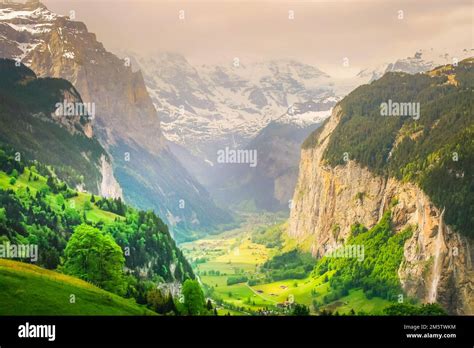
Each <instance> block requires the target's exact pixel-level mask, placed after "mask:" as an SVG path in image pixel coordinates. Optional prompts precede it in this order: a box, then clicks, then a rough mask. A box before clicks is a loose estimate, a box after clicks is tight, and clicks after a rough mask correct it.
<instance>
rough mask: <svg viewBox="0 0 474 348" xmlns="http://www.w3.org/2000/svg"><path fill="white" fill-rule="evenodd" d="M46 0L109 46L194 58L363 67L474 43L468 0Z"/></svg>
mask: <svg viewBox="0 0 474 348" xmlns="http://www.w3.org/2000/svg"><path fill="white" fill-rule="evenodd" d="M43 2H44V3H45V4H46V5H47V6H48V7H49V8H50V9H51V10H53V11H56V12H58V13H60V14H64V15H67V14H69V11H71V10H74V11H75V13H76V20H79V21H83V22H85V23H86V25H87V26H88V28H89V30H90V31H92V32H94V33H96V34H97V37H98V39H99V41H102V42H103V43H104V45H105V47H106V48H107V49H109V50H112V51H117V50H120V49H127V50H132V51H137V52H139V53H141V54H148V53H152V52H155V51H171V52H178V53H182V54H183V55H185V56H186V57H187V58H188V59H189V60H190V61H191V62H193V63H197V64H214V63H223V62H231V61H232V59H233V58H235V57H239V58H240V59H241V61H242V60H243V61H245V60H263V59H274V58H295V59H297V60H301V61H304V62H306V63H310V64H313V65H316V66H319V67H323V69H324V68H326V70H328V69H329V70H330V69H331V67H332V66H340V65H341V64H342V59H343V58H344V57H348V58H349V62H350V65H351V66H352V67H366V66H369V65H370V64H375V63H377V62H378V63H380V62H385V61H393V60H394V59H397V58H401V57H406V56H408V55H413V53H414V52H415V51H416V50H417V49H420V48H423V49H429V48H436V49H441V50H445V51H446V52H450V51H452V50H454V49H460V48H472V47H473V30H474V29H473V27H474V23H473V17H474V6H473V5H472V1H471V0H431V1H428V0H426V1H423V0H418V1H410V0H405V1H390V0H386V1H382V0H372V1H370V0H369V1H354V0H338V1H335V0H333V1H331V0H330V1H298V0H296V1H295V0H293V1H291V2H288V1H279V0H278V1H275V0H273V1H272V0H267V1H231V0H218V1H197V0H192V1H186V2H178V1H163V0H43ZM180 11H184V20H180V18H179V16H180V14H181V15H182V14H183V12H181V13H180ZM290 11H293V12H292V13H294V19H290V18H289V17H290ZM399 11H403V14H402V16H403V19H399V18H398V17H399V15H400V12H399Z"/></svg>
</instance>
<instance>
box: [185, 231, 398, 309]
mask: <svg viewBox="0 0 474 348" xmlns="http://www.w3.org/2000/svg"><path fill="white" fill-rule="evenodd" d="M252 231H253V230H252V228H251V227H248V226H247V227H246V228H245V227H244V228H239V229H236V230H232V231H227V232H225V233H223V234H220V235H217V236H212V237H209V238H206V239H201V240H197V241H194V242H191V243H185V244H182V245H181V248H182V250H183V252H184V254H185V255H186V257H187V258H188V259H189V260H190V261H193V260H197V259H201V261H200V262H196V263H194V264H193V267H194V270H195V271H196V273H197V274H199V276H200V279H201V281H202V283H203V284H205V285H206V286H207V287H210V288H212V294H211V297H213V298H214V299H220V300H222V301H224V304H227V305H228V304H231V305H233V306H235V308H240V309H241V311H237V310H234V311H229V312H230V314H231V315H244V314H245V313H246V312H254V311H258V310H260V309H265V308H269V309H275V308H276V307H277V306H278V304H280V305H282V304H284V303H285V302H287V301H288V302H293V301H294V302H296V303H300V304H304V305H306V306H308V307H309V308H310V311H311V313H313V314H317V313H318V312H319V311H321V310H323V309H326V310H330V311H331V312H336V311H337V312H338V313H339V314H350V312H351V310H354V311H355V312H356V313H359V312H365V313H367V314H382V311H383V309H384V308H385V307H386V306H388V305H390V304H391V302H389V301H386V300H384V299H381V298H377V297H374V298H372V299H368V298H367V297H366V296H365V294H364V293H363V291H362V290H360V289H353V290H351V291H350V293H349V295H347V296H345V297H343V298H340V299H339V300H337V301H334V302H331V303H327V304H324V296H325V295H327V294H328V293H329V292H330V291H331V288H330V286H329V280H330V279H331V277H332V275H333V273H334V271H328V272H327V273H325V274H324V275H322V276H319V277H312V276H308V277H307V278H305V279H286V280H282V281H275V282H271V283H264V284H257V285H253V286H249V285H248V283H247V282H242V283H238V284H233V285H227V279H228V278H229V277H232V276H238V275H239V276H242V275H243V276H247V277H248V278H249V279H251V278H254V279H262V277H263V276H264V275H263V274H261V273H260V269H259V266H260V265H262V264H263V263H264V262H265V261H267V260H268V259H270V258H271V257H273V256H274V255H276V254H277V253H279V252H282V251H289V250H292V249H293V248H295V247H301V245H300V244H299V243H296V242H295V241H292V240H287V239H288V237H287V236H285V237H284V244H283V246H282V248H279V249H277V248H267V247H265V246H264V245H261V244H256V243H253V242H252V241H251V233H252ZM203 259H204V260H205V261H203ZM315 303H316V304H318V305H317V307H315V306H313V304H315ZM219 313H224V314H227V308H221V310H220V311H219Z"/></svg>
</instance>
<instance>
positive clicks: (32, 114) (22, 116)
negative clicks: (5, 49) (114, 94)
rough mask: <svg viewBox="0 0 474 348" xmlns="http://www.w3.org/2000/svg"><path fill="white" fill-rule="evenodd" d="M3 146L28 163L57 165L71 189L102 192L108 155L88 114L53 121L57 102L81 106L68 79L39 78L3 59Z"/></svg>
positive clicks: (0, 134)
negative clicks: (95, 135)
mask: <svg viewBox="0 0 474 348" xmlns="http://www.w3.org/2000/svg"><path fill="white" fill-rule="evenodd" d="M0 75H1V79H0V144H3V145H8V146H11V147H14V148H15V152H17V153H18V154H19V156H23V157H24V158H25V159H30V160H32V159H36V160H38V161H41V162H42V163H44V164H46V165H52V166H54V171H55V173H56V175H58V176H59V177H60V178H61V179H63V180H65V181H66V182H67V183H68V184H69V185H70V186H72V187H75V186H76V185H83V186H84V187H85V188H86V189H87V190H89V191H90V192H94V193H98V186H99V183H100V181H101V179H102V178H101V173H100V165H101V163H100V161H101V157H102V156H105V157H106V154H105V151H104V150H103V148H102V146H101V145H100V144H99V142H98V141H97V140H96V139H95V138H93V137H92V136H91V135H92V134H91V132H92V128H91V125H90V119H89V117H88V116H77V117H69V116H68V117H60V118H57V119H53V115H54V114H55V111H56V109H57V108H56V104H57V103H63V102H64V100H67V101H69V102H78V103H81V102H82V100H81V97H80V95H79V94H78V93H77V91H76V90H75V88H74V87H73V86H72V85H71V84H70V83H69V82H68V81H66V80H62V79H52V78H45V79H40V78H37V77H36V75H35V73H34V72H33V71H31V70H30V69H28V68H27V67H25V66H24V65H20V66H15V61H13V60H8V59H0Z"/></svg>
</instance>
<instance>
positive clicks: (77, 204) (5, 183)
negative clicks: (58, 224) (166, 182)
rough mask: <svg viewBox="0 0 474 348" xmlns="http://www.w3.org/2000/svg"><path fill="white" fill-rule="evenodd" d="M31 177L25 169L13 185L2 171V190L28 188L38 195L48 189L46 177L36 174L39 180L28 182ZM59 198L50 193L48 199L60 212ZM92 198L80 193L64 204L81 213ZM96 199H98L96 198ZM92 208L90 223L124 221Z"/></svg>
mask: <svg viewBox="0 0 474 348" xmlns="http://www.w3.org/2000/svg"><path fill="white" fill-rule="evenodd" d="M29 175H30V169H29V168H25V171H24V173H23V174H21V175H20V176H19V177H18V179H17V180H16V182H15V184H13V185H11V184H10V177H9V176H8V175H7V174H6V173H5V172H1V171H0V188H2V189H4V190H7V189H11V190H14V191H16V192H18V191H19V190H26V188H27V187H28V188H29V189H30V191H31V193H32V194H36V191H38V190H40V189H42V188H47V187H48V185H47V184H46V178H45V177H43V176H41V175H39V174H37V173H35V175H36V176H37V177H38V180H37V181H33V180H31V181H28V177H29ZM58 196H59V195H55V194H53V193H50V194H49V195H48V199H49V203H50V205H51V207H53V208H55V209H56V210H58V211H59V210H60V209H61V206H60V205H59V204H58ZM90 198H91V196H90V194H85V193H82V192H78V196H77V197H73V198H70V199H65V200H64V204H65V206H66V207H71V208H74V209H76V210H77V211H79V212H83V211H84V204H85V202H86V201H89V200H90ZM96 198H98V197H97V196H96ZM90 206H91V210H86V217H87V220H89V221H92V222H99V221H103V222H105V223H108V222H113V221H114V220H115V219H123V217H122V216H119V215H116V214H114V213H111V212H108V211H104V210H101V209H99V208H98V207H97V206H95V205H94V204H92V203H91V205H90Z"/></svg>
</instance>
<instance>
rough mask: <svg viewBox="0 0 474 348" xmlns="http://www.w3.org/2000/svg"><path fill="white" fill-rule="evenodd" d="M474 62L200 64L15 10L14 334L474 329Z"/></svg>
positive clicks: (8, 283) (8, 49)
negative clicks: (174, 319)
mask: <svg viewBox="0 0 474 348" xmlns="http://www.w3.org/2000/svg"><path fill="white" fill-rule="evenodd" d="M85 18H86V19H87V17H85ZM104 42H105V41H104ZM124 46H125V45H124ZM473 56H474V51H473V49H472V48H461V49H458V50H456V51H452V50H448V51H445V50H438V49H432V48H428V49H419V50H417V51H416V52H413V55H412V56H409V57H406V58H400V59H397V60H395V61H393V62H380V64H377V65H373V66H367V67H365V68H363V69H360V70H358V71H357V72H355V73H354V74H347V73H346V74H345V75H344V76H345V77H341V76H342V75H341V76H339V75H338V76H331V74H328V73H326V72H324V71H323V69H320V68H318V67H316V66H314V65H311V64H308V63H303V62H301V61H298V60H297V59H294V58H291V59H283V58H275V59H267V60H264V59H263V60H260V61H251V60H247V59H245V58H238V57H236V58H234V59H233V60H231V61H229V62H228V63H224V64H217V63H216V64H198V63H194V62H193V61H192V60H191V59H188V58H187V57H186V56H185V55H183V54H181V53H172V52H155V53H144V52H135V51H133V50H131V49H128V48H126V47H123V48H122V49H116V52H115V53H113V52H112V51H111V50H109V49H107V48H106V47H105V46H104V45H103V44H102V43H101V42H99V41H98V40H97V37H96V34H94V33H91V32H90V31H89V30H88V28H87V26H86V24H84V23H83V22H79V21H76V20H74V18H70V17H66V16H63V15H59V14H57V13H54V12H53V11H51V10H49V9H48V7H46V6H45V5H44V4H43V3H41V2H39V1H37V0H29V1H26V2H25V1H21V2H15V1H2V2H0V251H3V252H4V253H3V254H1V253H0V257H2V258H0V290H1V291H0V315H191V316H196V315H298V316H302V315H444V314H450V315H473V314H474V268H473V266H474V264H473V260H474V107H473V105H474V103H473V95H472V89H473V87H474V86H473V82H474V58H473ZM408 103H410V106H413V109H410V108H408V107H407V105H408ZM382 105H389V106H390V107H393V105H396V106H397V107H398V106H399V105H400V110H403V111H404V112H405V113H400V112H399V113H398V114H397V113H395V114H394V113H393V112H392V113H391V114H390V115H389V113H388V112H387V115H386V114H385V113H383V112H381V106H382ZM400 110H399V111H400ZM413 110H416V111H417V112H416V113H413ZM390 111H392V109H391V108H390ZM18 246H28V248H26V250H36V251H37V254H36V257H35V258H33V257H32V255H28V252H22V253H18V250H20V248H17V247H18ZM35 248H36V249H35ZM1 255H10V256H11V257H10V258H16V259H17V260H7V259H5V258H3V256H1ZM12 255H13V256H12ZM70 294H75V296H74V299H71V297H70ZM71 301H74V302H71ZM72 304H74V305H72Z"/></svg>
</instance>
